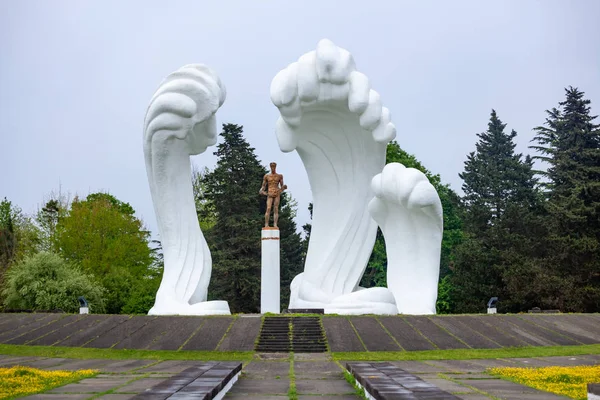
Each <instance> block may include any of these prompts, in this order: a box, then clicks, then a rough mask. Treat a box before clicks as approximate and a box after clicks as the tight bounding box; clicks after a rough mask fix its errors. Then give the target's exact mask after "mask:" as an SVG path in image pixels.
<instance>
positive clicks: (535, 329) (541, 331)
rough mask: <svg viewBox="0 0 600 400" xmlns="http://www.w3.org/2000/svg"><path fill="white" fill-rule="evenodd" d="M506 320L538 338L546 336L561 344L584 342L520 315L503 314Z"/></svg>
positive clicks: (549, 340) (550, 340) (548, 339)
mask: <svg viewBox="0 0 600 400" xmlns="http://www.w3.org/2000/svg"><path fill="white" fill-rule="evenodd" d="M501 318H504V319H505V320H507V321H509V322H510V323H512V324H514V325H516V326H518V327H519V328H521V329H523V330H526V331H528V332H530V333H531V334H533V335H535V336H537V337H538V338H544V339H546V340H547V341H548V342H550V343H556V344H557V345H560V346H573V345H578V344H583V343H581V342H579V341H576V340H574V339H571V338H569V337H567V336H562V335H560V334H558V333H556V332H553V331H550V330H548V329H545V328H542V327H541V326H539V325H536V324H533V323H531V322H529V321H526V320H524V319H523V318H521V317H520V316H518V315H505V316H501Z"/></svg>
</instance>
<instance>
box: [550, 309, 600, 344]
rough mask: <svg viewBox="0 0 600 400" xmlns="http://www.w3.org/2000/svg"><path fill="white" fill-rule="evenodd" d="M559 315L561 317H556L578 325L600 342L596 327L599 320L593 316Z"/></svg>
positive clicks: (599, 324) (599, 333) (599, 332)
mask: <svg viewBox="0 0 600 400" xmlns="http://www.w3.org/2000/svg"><path fill="white" fill-rule="evenodd" d="M561 317H562V318H560V319H559V318H557V319H558V320H561V319H564V320H566V321H567V323H570V324H572V325H573V326H577V327H579V328H580V329H581V330H584V331H585V332H587V333H588V334H592V335H593V336H592V337H594V338H595V339H596V340H598V342H600V339H599V338H598V336H600V329H598V326H600V320H598V319H596V318H592V317H593V316H591V315H564V316H561Z"/></svg>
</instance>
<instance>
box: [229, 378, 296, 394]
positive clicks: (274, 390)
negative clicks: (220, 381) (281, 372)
mask: <svg viewBox="0 0 600 400" xmlns="http://www.w3.org/2000/svg"><path fill="white" fill-rule="evenodd" d="M289 387H290V382H289V380H287V379H240V380H238V381H237V382H236V384H235V385H233V387H232V388H231V390H230V391H229V393H231V394H232V395H234V394H249V395H263V396H265V397H267V396H271V395H276V394H279V395H287V392H288V389H289Z"/></svg>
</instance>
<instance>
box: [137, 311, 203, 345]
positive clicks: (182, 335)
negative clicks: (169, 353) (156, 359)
mask: <svg viewBox="0 0 600 400" xmlns="http://www.w3.org/2000/svg"><path fill="white" fill-rule="evenodd" d="M163 319H164V321H163ZM204 320H205V319H204V318H200V317H158V318H157V319H156V321H153V322H152V324H149V325H154V324H156V323H160V324H163V326H164V327H165V328H166V329H165V330H163V332H162V333H161V334H160V336H158V337H157V338H156V339H155V340H154V341H153V342H152V343H150V345H148V346H147V347H146V348H147V349H150V350H178V349H179V348H180V347H181V346H182V345H183V344H184V343H185V342H186V341H187V340H188V339H189V338H190V336H192V335H193V334H194V332H196V331H197V330H198V328H199V327H200V326H201V324H203V323H204V322H203V321H204Z"/></svg>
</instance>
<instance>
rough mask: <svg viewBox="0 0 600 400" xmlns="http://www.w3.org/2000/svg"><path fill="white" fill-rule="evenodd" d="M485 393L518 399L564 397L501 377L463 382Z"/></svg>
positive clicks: (544, 399) (540, 399)
mask: <svg viewBox="0 0 600 400" xmlns="http://www.w3.org/2000/svg"><path fill="white" fill-rule="evenodd" d="M465 383H466V384H468V385H470V386H473V387H475V388H477V389H479V390H482V391H483V392H485V393H488V394H491V395H493V396H496V397H499V398H502V399H520V400H526V399H531V400H534V399H535V400H538V399H539V400H554V399H565V397H563V396H558V395H555V394H552V393H548V392H542V391H539V390H536V389H533V388H530V387H528V386H524V385H519V384H517V383H513V382H510V381H505V380H501V379H489V380H486V379H477V380H470V381H468V382H465Z"/></svg>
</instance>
